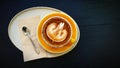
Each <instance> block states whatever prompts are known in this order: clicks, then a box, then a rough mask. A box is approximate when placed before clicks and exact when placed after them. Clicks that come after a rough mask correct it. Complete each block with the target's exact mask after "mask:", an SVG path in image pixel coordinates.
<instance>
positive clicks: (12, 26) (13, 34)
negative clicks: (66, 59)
mask: <svg viewBox="0 0 120 68" xmlns="http://www.w3.org/2000/svg"><path fill="white" fill-rule="evenodd" d="M52 12H62V11H60V10H58V9H55V8H51V7H32V8H28V9H25V10H23V11H21V12H19V13H18V14H16V15H15V16H14V17H13V18H12V20H11V21H10V23H9V26H8V35H9V38H10V40H11V41H12V43H13V44H14V45H15V46H16V47H17V48H18V49H19V50H21V51H22V45H21V42H20V34H19V29H18V22H17V21H18V20H19V19H21V18H26V17H29V16H36V15H40V16H41V17H44V16H45V15H46V14H49V13H52ZM62 13H64V12H62ZM76 25H77V24H76ZM77 28H78V26H77ZM79 37H80V31H79V28H78V40H79ZM77 42H78V41H77ZM77 42H76V43H75V45H74V46H72V48H71V49H70V50H68V51H67V52H64V53H62V54H49V55H51V56H47V57H57V56H61V55H64V54H66V53H68V52H69V51H71V50H72V49H73V48H74V47H75V46H76V44H77Z"/></svg>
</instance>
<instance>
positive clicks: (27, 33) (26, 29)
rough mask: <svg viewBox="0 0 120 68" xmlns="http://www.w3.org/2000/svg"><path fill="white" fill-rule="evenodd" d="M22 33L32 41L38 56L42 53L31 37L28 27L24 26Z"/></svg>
mask: <svg viewBox="0 0 120 68" xmlns="http://www.w3.org/2000/svg"><path fill="white" fill-rule="evenodd" d="M22 31H23V32H24V33H25V35H26V36H28V38H29V39H30V41H31V43H32V44H33V47H34V50H35V52H36V53H37V54H39V53H40V50H39V48H38V47H37V46H36V45H35V43H34V42H33V40H32V38H31V36H30V31H29V29H28V28H27V27H26V26H23V27H22Z"/></svg>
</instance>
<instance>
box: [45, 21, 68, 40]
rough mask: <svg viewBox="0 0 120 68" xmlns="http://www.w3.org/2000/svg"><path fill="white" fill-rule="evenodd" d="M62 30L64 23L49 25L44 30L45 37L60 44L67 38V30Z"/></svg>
mask: <svg viewBox="0 0 120 68" xmlns="http://www.w3.org/2000/svg"><path fill="white" fill-rule="evenodd" d="M63 28H64V23H62V22H61V23H60V24H58V25H57V24H56V23H54V22H53V23H51V24H50V25H48V27H47V29H46V33H47V36H48V37H49V38H50V39H51V40H52V41H55V42H61V41H63V40H65V39H66V37H67V34H68V33H67V30H66V29H63Z"/></svg>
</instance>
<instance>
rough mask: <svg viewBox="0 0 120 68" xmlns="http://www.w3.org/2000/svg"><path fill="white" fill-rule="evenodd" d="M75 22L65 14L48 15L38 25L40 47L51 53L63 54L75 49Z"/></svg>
mask: <svg viewBox="0 0 120 68" xmlns="http://www.w3.org/2000/svg"><path fill="white" fill-rule="evenodd" d="M77 33H78V32H77V27H76V24H75V21H74V20H73V19H72V18H71V17H70V16H68V15H66V14H64V13H51V14H48V15H46V16H45V17H44V18H43V19H42V20H41V21H40V23H39V24H38V29H37V37H38V41H39V43H40V45H41V46H42V47H43V48H44V49H45V50H47V51H48V52H50V53H63V52H66V51H68V50H70V49H71V48H72V47H74V43H75V42H76V40H77V36H78V35H77Z"/></svg>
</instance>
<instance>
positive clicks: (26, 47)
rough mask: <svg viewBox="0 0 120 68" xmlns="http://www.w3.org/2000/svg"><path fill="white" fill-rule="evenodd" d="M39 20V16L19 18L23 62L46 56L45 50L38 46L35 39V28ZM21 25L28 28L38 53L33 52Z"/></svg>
mask: <svg viewBox="0 0 120 68" xmlns="http://www.w3.org/2000/svg"><path fill="white" fill-rule="evenodd" d="M39 22H40V16H34V17H28V18H24V19H20V20H19V24H18V27H19V33H20V38H21V44H22V51H23V57H24V62H26V61H30V60H35V59H39V58H43V57H46V56H47V52H46V51H45V50H44V49H43V48H42V47H41V46H40V44H39V42H38V40H37V35H36V30H37V25H38V23H39ZM23 26H26V27H27V28H28V29H29V30H30V35H31V38H32V40H33V41H34V43H35V45H37V47H38V48H39V50H40V54H37V53H36V52H35V50H34V48H33V45H32V43H31V41H30V39H29V38H28V37H27V36H25V34H24V32H23V31H22V27H23Z"/></svg>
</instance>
